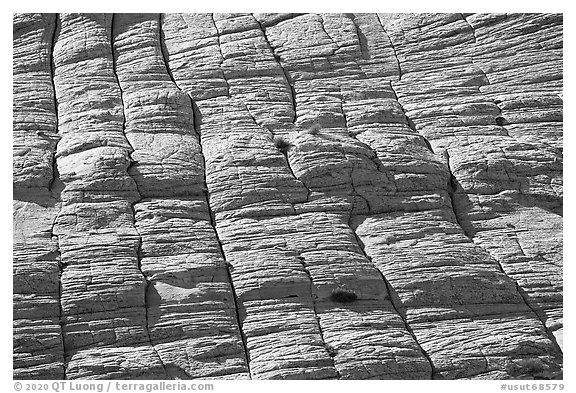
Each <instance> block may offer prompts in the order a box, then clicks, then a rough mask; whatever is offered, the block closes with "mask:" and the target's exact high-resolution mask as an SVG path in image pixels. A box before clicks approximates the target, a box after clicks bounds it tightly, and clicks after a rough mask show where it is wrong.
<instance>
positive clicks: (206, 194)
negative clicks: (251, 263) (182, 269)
mask: <svg viewBox="0 0 576 393" xmlns="http://www.w3.org/2000/svg"><path fill="white" fill-rule="evenodd" d="M167 67H168V65H167ZM184 94H186V95H187V97H188V98H189V99H190V106H191V107H192V111H193V115H194V132H195V133H196V135H197V137H198V144H199V146H200V156H201V157H202V166H203V168H204V190H206V191H204V193H203V194H204V198H205V199H206V206H207V207H208V215H209V218H210V225H211V226H212V228H213V229H214V237H215V239H216V243H217V244H218V249H219V250H220V253H221V255H222V259H223V260H224V264H225V267H226V273H227V275H228V282H229V283H230V289H231V291H232V297H233V301H234V308H235V309H236V323H237V324H238V330H239V333H240V339H241V340H242V346H243V348H244V358H245V360H246V367H247V369H248V375H249V376H250V379H252V372H251V370H250V354H249V352H248V338H247V337H246V334H245V333H244V330H243V329H242V321H241V320H240V309H239V307H238V304H239V300H238V295H237V294H236V289H235V287H234V281H233V280H232V272H231V271H230V264H229V263H228V260H227V259H226V253H225V252H224V247H223V246H222V241H221V240H220V236H219V235H218V230H217V227H216V216H215V214H214V211H213V210H212V206H211V205H210V190H209V189H208V182H207V180H206V158H205V157H204V152H203V148H202V134H201V133H200V131H199V128H196V126H197V124H196V119H197V118H199V113H198V112H197V111H198V107H197V106H196V105H195V104H194V101H193V99H192V97H190V95H188V94H187V93H184Z"/></svg>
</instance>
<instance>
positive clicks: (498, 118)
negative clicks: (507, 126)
mask: <svg viewBox="0 0 576 393" xmlns="http://www.w3.org/2000/svg"><path fill="white" fill-rule="evenodd" d="M505 122H506V120H504V118H503V117H502V116H498V117H497V118H496V124H498V125H499V126H503V125H504V123H505Z"/></svg>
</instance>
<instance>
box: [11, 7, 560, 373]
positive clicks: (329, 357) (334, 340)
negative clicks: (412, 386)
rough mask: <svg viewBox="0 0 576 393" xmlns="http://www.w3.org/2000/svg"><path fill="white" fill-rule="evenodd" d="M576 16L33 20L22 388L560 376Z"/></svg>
mask: <svg viewBox="0 0 576 393" xmlns="http://www.w3.org/2000/svg"><path fill="white" fill-rule="evenodd" d="M562 26H563V21H562V16H561V15H543V14H529V15H520V14H509V15H504V14H502V15H500V14H161V15H159V14H114V15H112V14H109V15H105V14H58V15H52V14H17V15H14V109H13V111H14V123H13V133H14V160H13V173H14V175H13V187H14V207H13V211H14V249H13V255H14V261H13V271H14V330H13V331H14V378H19V379H34V378H39V379H78V378H89V379H109V378H115V379H138V378H140V379H194V378H203V379H206V378H219V379H471V378H472V379H500V378H532V377H534V378H558V377H560V376H561V373H562V365H563V362H562V244H563V243H562V242H563V240H562V204H563V202H562V79H563V76H562V42H563V41H562Z"/></svg>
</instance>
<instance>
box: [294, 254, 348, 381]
mask: <svg viewBox="0 0 576 393" xmlns="http://www.w3.org/2000/svg"><path fill="white" fill-rule="evenodd" d="M296 258H297V259H298V260H299V261H300V263H301V264H302V268H303V269H304V273H306V275H307V276H308V280H309V282H310V287H309V288H310V299H312V309H313V311H314V318H316V323H317V325H318V331H319V333H320V339H321V340H322V345H323V346H324V349H325V350H326V352H327V353H328V356H329V357H330V360H332V366H333V367H334V371H335V372H336V375H337V376H338V379H342V376H341V375H340V372H339V371H338V369H337V368H336V363H335V362H334V355H335V354H334V351H333V350H332V349H331V348H330V346H329V345H328V344H327V343H326V340H325V339H324V331H323V330H322V325H321V324H320V317H319V316H318V310H317V308H316V300H315V299H314V290H313V287H314V280H313V279H312V275H311V274H310V270H308V266H307V265H306V262H304V261H305V258H304V257H303V256H297V257H296Z"/></svg>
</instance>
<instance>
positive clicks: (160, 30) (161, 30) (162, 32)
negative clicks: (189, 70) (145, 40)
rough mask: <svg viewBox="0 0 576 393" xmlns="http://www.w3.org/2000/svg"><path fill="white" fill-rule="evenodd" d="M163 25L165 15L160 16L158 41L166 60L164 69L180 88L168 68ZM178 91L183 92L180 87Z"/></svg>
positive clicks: (163, 57)
mask: <svg viewBox="0 0 576 393" xmlns="http://www.w3.org/2000/svg"><path fill="white" fill-rule="evenodd" d="M163 23H164V14H158V41H159V42H160V53H161V54H162V59H164V68H166V74H168V76H169V77H170V80H171V81H172V83H174V86H176V87H178V85H177V84H176V80H174V75H172V70H171V69H170V67H168V50H167V49H166V42H165V37H164V30H163V29H162V25H163ZM178 89H179V90H180V91H181V89H180V88H179V87H178Z"/></svg>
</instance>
